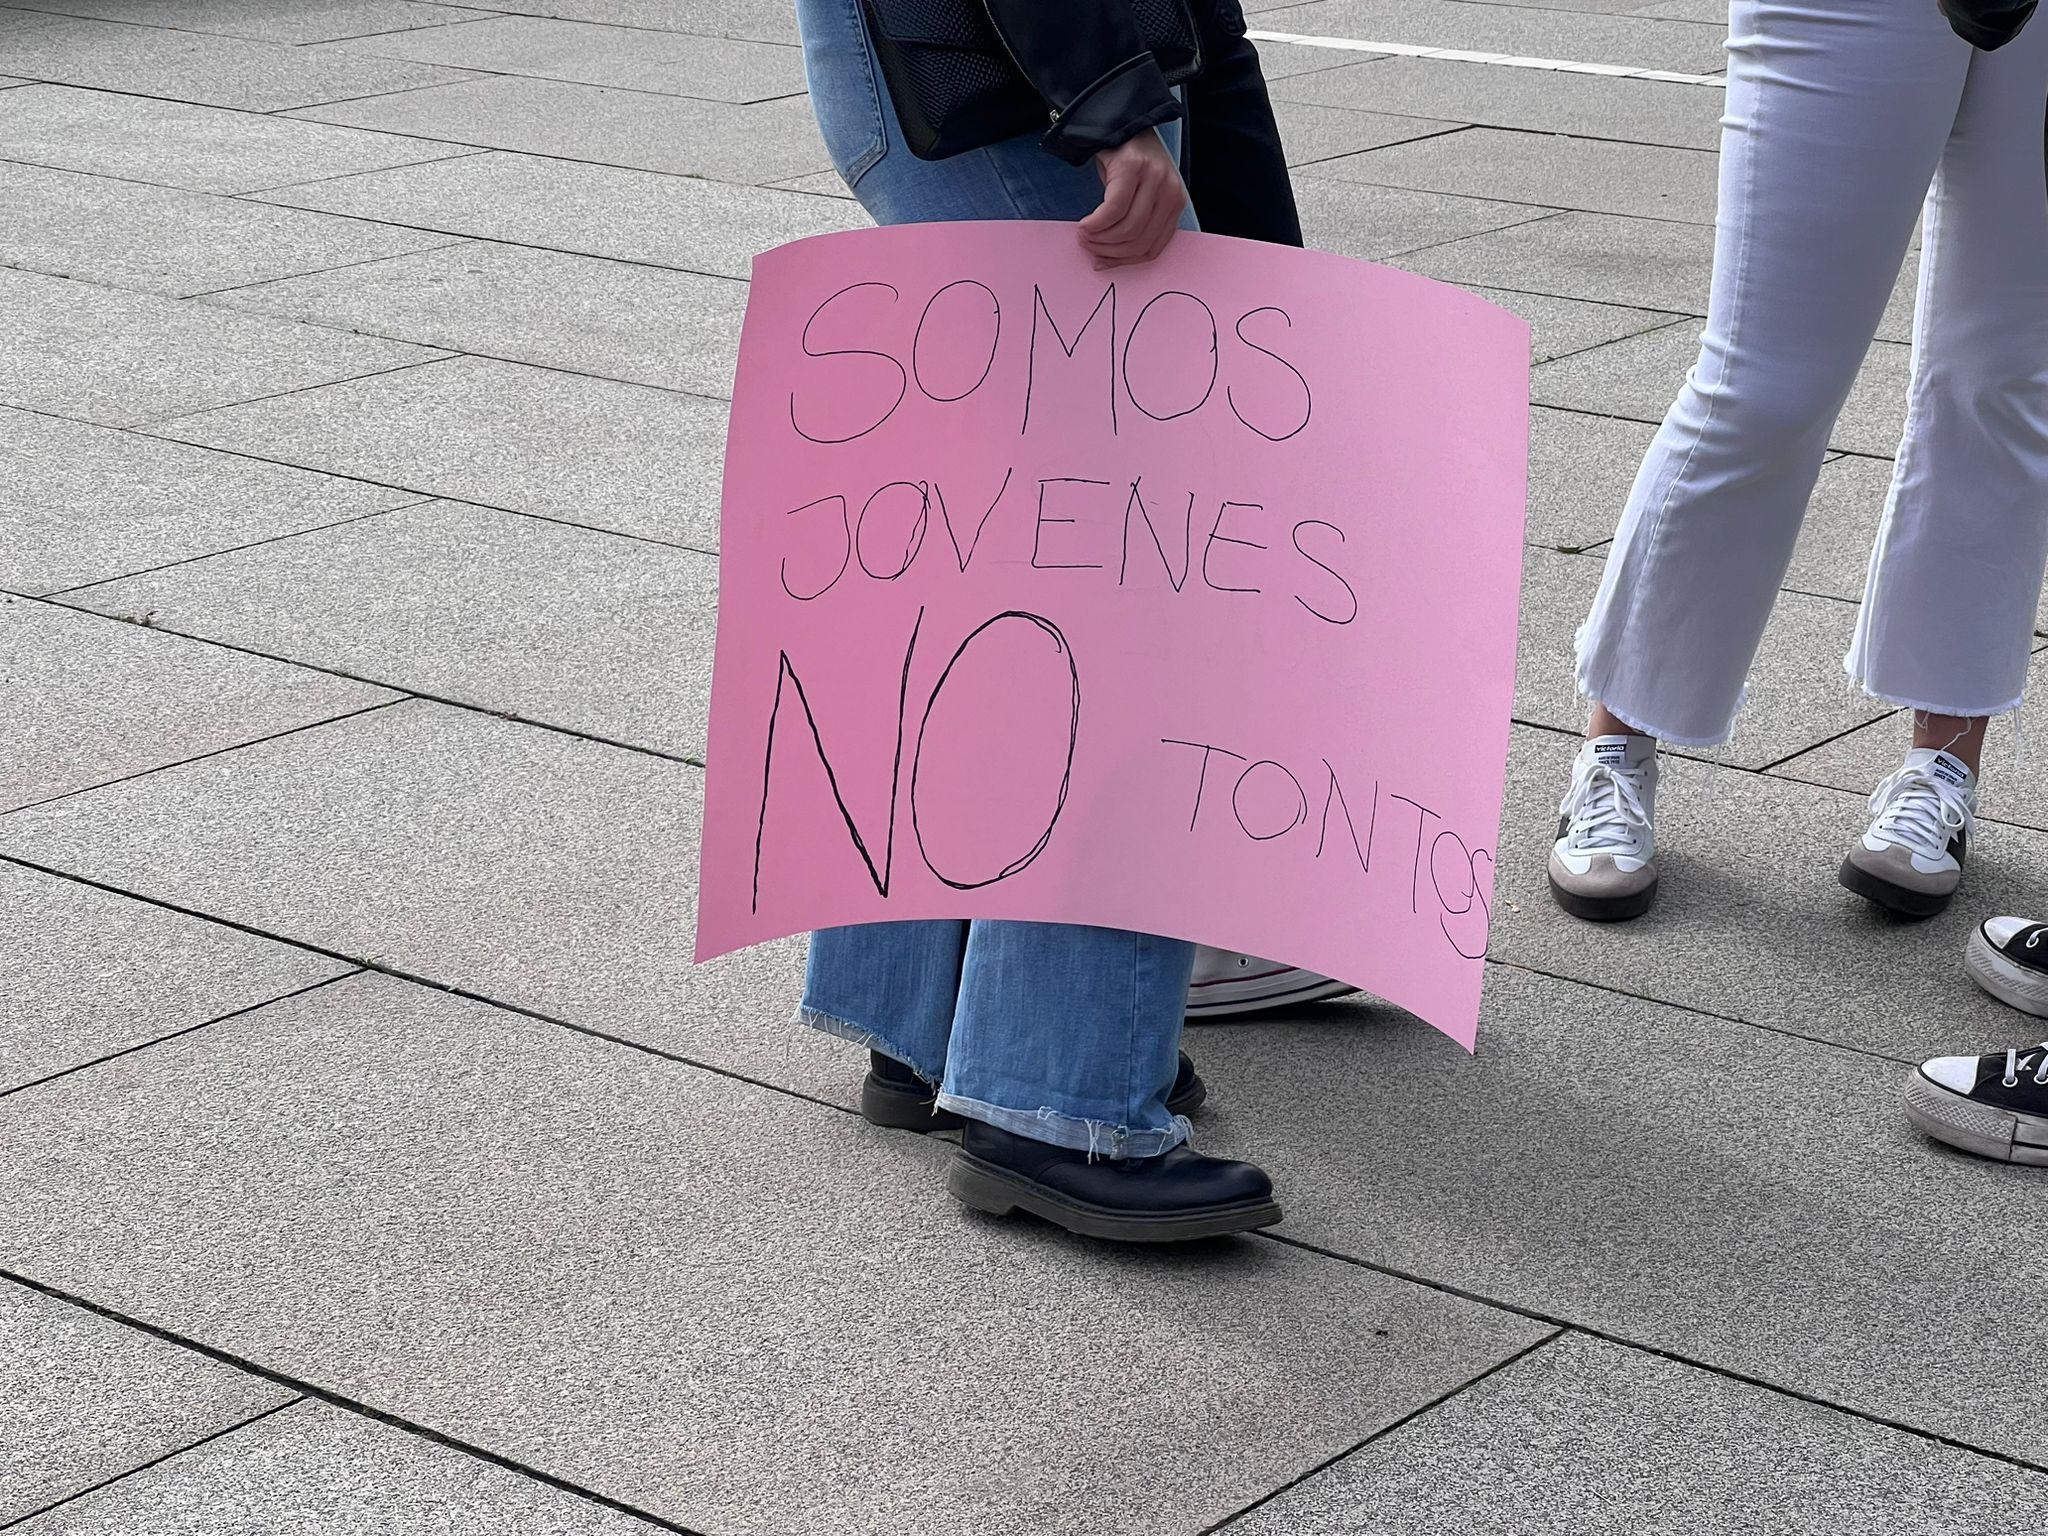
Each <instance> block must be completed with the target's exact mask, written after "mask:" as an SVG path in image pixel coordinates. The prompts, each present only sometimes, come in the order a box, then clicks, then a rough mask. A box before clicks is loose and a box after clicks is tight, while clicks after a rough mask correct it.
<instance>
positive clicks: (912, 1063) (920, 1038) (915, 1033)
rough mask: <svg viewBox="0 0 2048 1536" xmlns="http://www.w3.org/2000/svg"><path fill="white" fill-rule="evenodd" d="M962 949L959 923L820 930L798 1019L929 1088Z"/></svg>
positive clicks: (944, 1038) (937, 1074)
mask: <svg viewBox="0 0 2048 1536" xmlns="http://www.w3.org/2000/svg"><path fill="white" fill-rule="evenodd" d="M966 952H967V924H965V923H953V922H937V923H870V924H867V925H865V926H863V927H859V928H821V929H819V930H818V931H817V932H816V933H814V934H812V935H811V954H810V960H809V963H808V964H807V966H806V968H805V972H804V999H803V1003H802V1005H801V1006H800V1007H799V1008H798V1010H797V1019H798V1021H799V1022H800V1023H803V1024H808V1025H809V1026H810V1027H811V1028H813V1029H822V1030H824V1031H825V1032H826V1033H828V1034H834V1035H838V1036H839V1037H840V1038H842V1039H845V1040H851V1041H853V1042H854V1043H855V1044H858V1045H864V1046H866V1047H868V1049H869V1050H872V1051H875V1052H878V1053H879V1054H881V1055H883V1056H886V1057H887V1058H889V1060H891V1061H895V1062H899V1063H901V1064H902V1065H903V1066H905V1067H908V1068H909V1069H910V1071H911V1072H913V1073H915V1074H916V1076H917V1077H918V1078H920V1079H921V1080H923V1081H924V1082H926V1083H936V1082H938V1081H939V1079H940V1078H941V1077H943V1076H944V1075H945V1072H946V1052H947V1046H948V1043H949V1042H950V1040H951V1039H952V1034H953V1010H954V1005H955V1002H956V1000H957V999H958V997H959V995H960V969H961V964H962V961H963V960H964V958H965V956H966Z"/></svg>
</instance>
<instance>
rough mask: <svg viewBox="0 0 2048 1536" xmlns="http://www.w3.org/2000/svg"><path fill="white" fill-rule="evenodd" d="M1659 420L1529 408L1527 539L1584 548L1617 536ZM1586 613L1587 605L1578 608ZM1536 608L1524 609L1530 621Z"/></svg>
mask: <svg viewBox="0 0 2048 1536" xmlns="http://www.w3.org/2000/svg"><path fill="white" fill-rule="evenodd" d="M1656 435H1657V429H1656V428H1655V427H1650V426H1645V425H1644V424H1643V423H1641V422H1635V421H1615V420H1613V419H1612V418H1610V417H1606V416H1584V415H1581V414H1580V413H1578V412H1577V411H1552V410H1546V409H1545V408H1543V407H1542V406H1540V405H1539V406H1537V407H1536V408H1535V409H1534V410H1532V411H1531V412H1530V413H1529V535H1528V536H1529V542H1530V543H1531V544H1543V545H1547V546H1549V547H1550V548H1552V549H1564V550H1584V549H1591V548H1592V547H1593V546H1595V545H1596V544H1604V543H1606V542H1607V540H1609V539H1610V538H1612V537H1613V536H1614V527H1615V524H1616V523H1618V522H1619V521H1620V520H1621V513H1622V508H1623V507H1624V506H1626V505H1627V503H1628V493H1629V491H1630V489H1631V488H1632V487H1633V486H1634V485H1635V481H1636V470H1637V468H1638V467H1639V466H1640V465H1641V464H1642V462H1643V455H1644V454H1645V453H1647V452H1648V451H1649V447H1650V440H1651V439H1652V438H1653V437H1655V436H1656ZM1579 616H1580V617H1581V618H1583V617H1584V611H1583V607H1582V608H1581V610H1580V615H1579ZM1534 617H1535V615H1533V614H1529V615H1525V616H1524V623H1525V624H1526V623H1527V622H1529V621H1531V620H1533V619H1534Z"/></svg>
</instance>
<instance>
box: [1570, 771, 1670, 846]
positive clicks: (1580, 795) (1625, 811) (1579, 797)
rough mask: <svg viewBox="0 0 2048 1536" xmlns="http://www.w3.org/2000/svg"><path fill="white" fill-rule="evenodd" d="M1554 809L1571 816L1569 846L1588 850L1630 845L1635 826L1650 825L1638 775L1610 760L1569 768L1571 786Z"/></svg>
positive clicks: (1634, 843)
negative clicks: (1570, 769) (1570, 771)
mask: <svg viewBox="0 0 2048 1536" xmlns="http://www.w3.org/2000/svg"><path fill="white" fill-rule="evenodd" d="M1557 809H1558V814H1559V815H1561V816H1568V817H1570V818H1571V827H1570V830H1569V834H1568V835H1569V837H1570V840H1571V845H1572V847H1574V848H1580V849H1585V850H1587V851H1589V852H1595V853H1600V852H1607V851H1611V850H1621V851H1627V850H1629V849H1632V848H1634V847H1635V846H1636V843H1637V837H1636V832H1637V830H1638V829H1646V828H1648V826H1649V825H1650V813H1649V810H1648V809H1647V808H1646V807H1645V806H1644V805H1643V792H1642V780H1641V778H1640V777H1639V775H1638V774H1636V773H1632V772H1630V771H1629V770H1628V769H1626V768H1617V767H1616V766H1615V765H1613V764H1612V763H1602V762H1586V761H1581V762H1580V763H1579V764H1578V765H1577V767H1576V768H1575V769H1574V770H1573V772H1572V787H1571V790H1570V792H1569V793H1567V794H1566V795H1565V797H1564V803H1563V804H1562V805H1560V806H1559V807H1558V808H1557Z"/></svg>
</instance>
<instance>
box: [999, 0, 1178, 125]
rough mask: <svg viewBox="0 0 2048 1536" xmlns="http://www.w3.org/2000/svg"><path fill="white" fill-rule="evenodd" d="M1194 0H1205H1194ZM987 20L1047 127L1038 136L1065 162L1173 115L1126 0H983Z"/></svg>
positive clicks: (1170, 92) (1171, 103)
mask: <svg viewBox="0 0 2048 1536" xmlns="http://www.w3.org/2000/svg"><path fill="white" fill-rule="evenodd" d="M1195 3H1196V4H1197V5H1202V4H1205V3H1207V0H1195ZM986 4H987V6H988V14H989V19H990V20H991V21H993V22H994V23H995V28H996V31H997V33H998V34H999V35H1000V36H1001V37H1002V40H1003V45H1004V46H1005V47H1006V48H1008V49H1009V50H1010V56H1011V57H1012V58H1013V59H1015V60H1016V62H1017V68H1018V69H1019V70H1021V71H1022V72H1023V75H1024V78H1025V79H1027V80H1029V81H1030V82H1031V85H1032V88H1033V89H1034V90H1036V91H1037V92H1038V94H1039V95H1040V96H1042V97H1044V98H1045V104H1046V107H1047V110H1048V115H1049V116H1050V117H1051V119H1052V126H1051V127H1050V128H1048V129H1047V130H1046V131H1045V134H1044V136H1043V137H1042V138H1041V139H1040V140H1039V142H1040V143H1041V144H1043V145H1044V146H1045V147H1046V148H1047V149H1049V150H1050V151H1052V153H1054V154H1056V155H1058V156H1059V157H1060V158H1061V159H1062V160H1065V161H1067V162H1068V163H1070V164H1073V165H1085V164H1086V163H1087V161H1088V158H1089V157H1090V156H1091V155H1094V154H1097V153H1099V152H1100V151H1102V150H1105V149H1114V148H1115V147H1116V146H1117V145H1119V144H1121V143H1123V142H1124V141H1125V140H1127V139H1132V138H1136V137H1137V136H1138V135H1139V134H1140V133H1142V132H1144V131H1145V130H1146V129H1147V128H1157V127H1158V126H1159V125H1160V124H1161V123H1170V122H1173V121H1174V120H1175V119H1176V118H1178V117H1179V116H1180V115H1181V107H1180V103H1179V102H1178V101H1176V100H1175V99H1174V95H1173V90H1172V88H1171V87H1170V86H1168V85H1167V83H1166V76H1165V75H1163V74H1161V73H1160V71H1159V65H1158V64H1157V62H1155V61H1154V59H1153V57H1152V51H1151V50H1150V49H1149V48H1147V47H1146V46H1145V41H1144V38H1143V37H1142V36H1141V35H1140V33H1139V31H1138V22H1137V18H1136V17H1135V16H1134V15H1132V13H1131V8H1130V4H1129V0H986Z"/></svg>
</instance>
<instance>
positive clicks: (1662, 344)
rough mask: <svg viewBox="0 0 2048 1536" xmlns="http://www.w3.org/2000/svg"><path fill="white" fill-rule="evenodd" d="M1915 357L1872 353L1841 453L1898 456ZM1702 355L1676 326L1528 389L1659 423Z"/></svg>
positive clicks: (1567, 367)
mask: <svg viewBox="0 0 2048 1536" xmlns="http://www.w3.org/2000/svg"><path fill="white" fill-rule="evenodd" d="M1911 353H1912V349H1911V348H1910V347H1905V346H1901V345H1899V344H1898V343H1896V342H1889V341H1880V342H1878V343H1877V344H1876V345H1874V346H1873V347H1872V348H1871V349H1870V354H1869V356H1868V357H1867V358H1865V360H1864V363H1863V372H1862V374H1861V375H1860V376H1859V377H1858V379H1857V381H1856V386H1855V388H1853V389H1852V390H1850V392H1849V403H1848V404H1847V405H1846V406H1844V407H1843V409H1842V414H1841V417H1840V419H1839V420H1837V421H1836V423H1835V431H1834V438H1833V445H1834V446H1835V447H1836V448H1841V449H1845V450H1847V451H1848V452H1851V453H1862V454H1871V455H1875V456H1877V457H1888V456H1890V455H1891V454H1892V453H1894V452H1895V451H1896V450H1897V448H1898V444H1899V433H1900V431H1901V429H1902V428H1903V426H1904V424H1905V419H1906V384H1907V380H1908V378H1909V376H1910V372H1911ZM1698 355H1699V336H1698V333H1697V332H1695V331H1694V330H1693V329H1692V328H1691V327H1690V326H1684V325H1676V326H1671V327H1668V328H1666V329H1664V330H1661V331H1650V332H1648V333H1646V334H1644V335H1641V336H1632V337H1630V338H1629V339H1628V340H1626V341H1617V342H1615V343H1614V344H1613V345H1611V346H1605V347H1600V348H1598V349H1596V350H1594V351H1591V352H1581V353H1580V354H1579V355H1578V356H1576V357H1568V358H1565V359H1563V360H1561V361H1559V362H1555V363H1546V364H1544V365H1543V366H1542V367H1541V368H1538V369H1537V370H1536V373H1535V377H1534V379H1533V380H1532V383H1531V389H1532V391H1533V393H1534V396H1535V398H1536V400H1537V402H1538V403H1539V404H1543V405H1560V406H1567V407H1570V408H1571V409H1573V410H1582V411H1597V412H1599V413H1601V414H1603V415H1612V416H1626V417H1628V418H1629V419H1631V420H1633V421H1651V422H1655V421H1662V420H1663V419H1664V413H1665V412H1666V411H1667V410H1669V409H1670V406H1671V401H1672V399H1673V398H1674V397H1675V396H1676V395H1677V393H1678V390H1679V386H1680V385H1681V384H1682V383H1683V382H1684V380H1685V375H1686V370H1687V369H1689V368H1691V367H1692V365H1693V362H1694V360H1695V359H1696V358H1697V357H1698Z"/></svg>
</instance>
